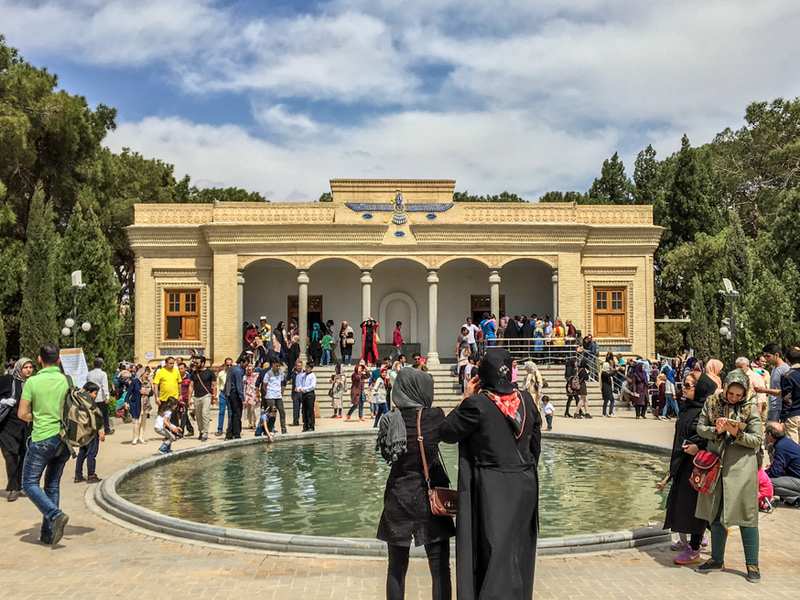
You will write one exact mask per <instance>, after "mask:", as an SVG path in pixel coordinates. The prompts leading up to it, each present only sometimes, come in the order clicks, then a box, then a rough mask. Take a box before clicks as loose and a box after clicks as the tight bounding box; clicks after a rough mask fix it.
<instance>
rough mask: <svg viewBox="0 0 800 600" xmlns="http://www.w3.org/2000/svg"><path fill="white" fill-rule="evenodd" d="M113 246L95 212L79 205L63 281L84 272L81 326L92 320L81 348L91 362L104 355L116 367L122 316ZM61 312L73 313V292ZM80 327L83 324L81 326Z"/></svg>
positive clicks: (82, 336) (73, 217)
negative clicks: (104, 233) (113, 264)
mask: <svg viewBox="0 0 800 600" xmlns="http://www.w3.org/2000/svg"><path fill="white" fill-rule="evenodd" d="M111 254H112V250H111V246H110V245H109V244H108V242H107V241H106V238H105V236H104V235H103V232H102V230H101V228H100V223H99V221H98V220H97V216H96V215H95V213H94V211H92V210H91V209H89V210H87V211H86V213H85V216H84V211H83V209H82V208H81V205H80V203H79V204H76V205H75V209H74V210H73V211H72V215H71V216H70V219H69V224H68V225H67V230H66V231H65V232H64V244H63V253H62V257H61V263H62V264H61V267H62V268H61V274H60V279H61V281H60V282H59V283H60V284H62V285H66V286H69V284H70V274H71V273H72V272H73V271H81V272H82V275H83V283H84V285H85V287H84V288H83V289H81V290H79V291H78V315H79V319H78V323H83V322H84V321H88V322H89V323H91V325H92V328H91V330H89V331H88V332H84V331H81V330H80V329H79V331H78V346H80V347H82V348H83V349H84V353H85V355H86V360H87V362H91V361H92V360H93V359H94V358H95V357H98V356H102V357H103V358H104V359H105V360H106V364H108V365H109V367H111V366H113V365H115V364H116V360H117V351H118V345H119V324H120V315H119V308H118V307H117V291H118V289H119V282H118V281H117V278H116V276H115V274H114V267H113V266H112V263H111ZM60 302H61V312H62V313H64V314H65V315H66V314H71V313H72V293H71V292H70V293H64V294H61V296H60ZM78 326H79V325H78Z"/></svg>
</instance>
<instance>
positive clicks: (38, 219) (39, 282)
mask: <svg viewBox="0 0 800 600" xmlns="http://www.w3.org/2000/svg"><path fill="white" fill-rule="evenodd" d="M25 233H26V236H27V240H28V241H27V244H25V264H26V267H27V271H26V273H25V279H24V283H23V287H22V307H21V308H20V313H19V321H20V323H19V332H20V350H21V354H22V355H25V356H38V355H39V350H40V349H41V347H42V346H43V345H44V344H55V343H58V323H59V318H58V314H57V313H56V296H55V269H56V261H57V258H58V248H59V242H60V238H59V237H58V234H57V233H56V229H55V225H54V223H53V206H52V204H51V203H50V202H45V199H44V192H43V191H42V189H41V188H37V189H36V191H35V192H34V194H33V199H32V200H31V206H30V217H29V219H28V227H27V229H26V232H25Z"/></svg>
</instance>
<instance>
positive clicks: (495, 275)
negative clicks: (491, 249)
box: [489, 269, 502, 283]
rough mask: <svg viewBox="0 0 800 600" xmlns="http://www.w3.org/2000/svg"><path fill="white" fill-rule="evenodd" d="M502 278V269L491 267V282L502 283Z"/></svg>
mask: <svg viewBox="0 0 800 600" xmlns="http://www.w3.org/2000/svg"><path fill="white" fill-rule="evenodd" d="M501 281H502V279H501V278H500V269H490V270H489V283H500V282H501Z"/></svg>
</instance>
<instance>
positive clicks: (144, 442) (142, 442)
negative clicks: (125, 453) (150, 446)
mask: <svg viewBox="0 0 800 600" xmlns="http://www.w3.org/2000/svg"><path fill="white" fill-rule="evenodd" d="M139 443H140V444H146V443H147V440H143V439H141V438H139Z"/></svg>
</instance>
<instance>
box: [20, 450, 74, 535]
mask: <svg viewBox="0 0 800 600" xmlns="http://www.w3.org/2000/svg"><path fill="white" fill-rule="evenodd" d="M60 446H61V439H60V438H59V437H58V436H57V435H54V436H53V437H49V438H47V439H46V440H40V441H38V442H31V445H30V447H29V448H28V453H27V454H26V455H25V464H24V465H23V467H22V489H23V490H25V493H26V494H28V498H30V500H31V502H33V505H34V506H35V507H36V508H38V509H39V512H41V513H42V515H43V516H44V518H43V519H42V530H41V538H42V540H44V541H47V540H52V538H53V521H54V520H55V519H56V517H58V516H59V515H60V514H61V512H62V511H61V509H59V508H58V501H59V493H60V486H61V474H62V473H63V472H64V465H65V464H67V461H68V460H69V457H70V452H69V450H68V449H67V448H61V453H60V454H58V455H56V452H58V449H59V447H60ZM42 474H44V488H41V487H39V482H40V481H41V479H42Z"/></svg>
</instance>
